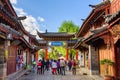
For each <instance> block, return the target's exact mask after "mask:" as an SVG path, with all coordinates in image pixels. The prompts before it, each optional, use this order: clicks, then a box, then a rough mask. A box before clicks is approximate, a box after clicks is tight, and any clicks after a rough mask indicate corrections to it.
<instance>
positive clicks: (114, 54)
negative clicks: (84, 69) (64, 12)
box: [74, 0, 120, 80]
mask: <svg viewBox="0 0 120 80" xmlns="http://www.w3.org/2000/svg"><path fill="white" fill-rule="evenodd" d="M119 7H120V0H110V1H109V0H105V1H103V2H102V3H100V4H98V5H94V6H92V8H94V9H93V10H92V12H91V13H90V15H89V16H88V17H87V19H86V20H85V21H84V22H83V24H82V26H81V28H80V30H79V32H78V33H77V38H78V39H79V42H78V43H77V44H76V45H75V46H74V48H77V49H79V50H80V51H81V53H82V54H85V53H86V52H87V51H88V54H89V56H88V68H89V70H90V74H91V75H92V74H99V75H102V76H103V75H105V68H104V67H105V66H104V65H101V64H100V61H101V60H103V59H110V60H111V61H113V62H114V65H113V66H110V67H109V75H111V76H113V77H114V79H115V80H119V79H120V67H119V65H120V64H119V59H120V57H119V52H120V47H119V44H120V43H119V42H120V40H119V33H120V9H119ZM99 13H100V14H99ZM85 31H86V32H85ZM84 58H85V57H84ZM85 62H86V59H84V66H85Z"/></svg>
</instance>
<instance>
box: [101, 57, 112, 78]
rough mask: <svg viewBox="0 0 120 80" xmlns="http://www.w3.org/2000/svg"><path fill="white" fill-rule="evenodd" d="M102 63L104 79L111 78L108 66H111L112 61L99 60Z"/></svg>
mask: <svg viewBox="0 0 120 80" xmlns="http://www.w3.org/2000/svg"><path fill="white" fill-rule="evenodd" d="M100 63H101V64H102V65H105V76H104V80H112V76H110V75H109V70H108V69H109V66H112V65H113V63H114V62H112V61H111V60H109V59H103V60H101V61H100Z"/></svg>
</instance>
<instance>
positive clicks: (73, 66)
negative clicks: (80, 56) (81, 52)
mask: <svg viewBox="0 0 120 80" xmlns="http://www.w3.org/2000/svg"><path fill="white" fill-rule="evenodd" d="M76 65H77V64H76V61H75V59H74V60H73V61H72V74H73V75H76Z"/></svg>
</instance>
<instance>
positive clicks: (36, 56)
mask: <svg viewBox="0 0 120 80" xmlns="http://www.w3.org/2000/svg"><path fill="white" fill-rule="evenodd" d="M35 58H36V61H38V51H37V52H36V55H35Z"/></svg>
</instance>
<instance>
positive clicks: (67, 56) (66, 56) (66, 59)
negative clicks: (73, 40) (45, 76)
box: [66, 48, 69, 60]
mask: <svg viewBox="0 0 120 80" xmlns="http://www.w3.org/2000/svg"><path fill="white" fill-rule="evenodd" d="M68 50H69V49H68V48H66V60H68Z"/></svg>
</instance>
